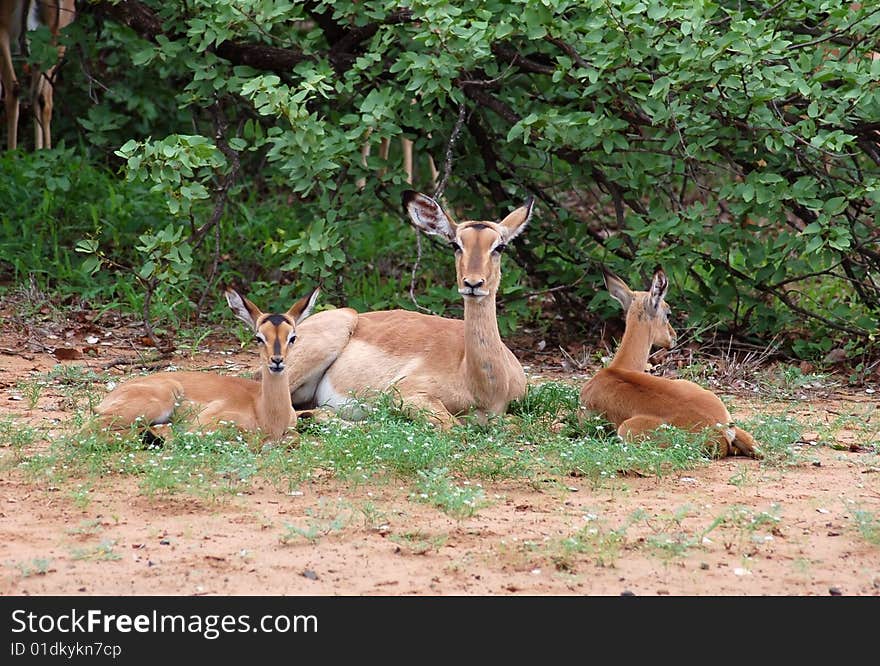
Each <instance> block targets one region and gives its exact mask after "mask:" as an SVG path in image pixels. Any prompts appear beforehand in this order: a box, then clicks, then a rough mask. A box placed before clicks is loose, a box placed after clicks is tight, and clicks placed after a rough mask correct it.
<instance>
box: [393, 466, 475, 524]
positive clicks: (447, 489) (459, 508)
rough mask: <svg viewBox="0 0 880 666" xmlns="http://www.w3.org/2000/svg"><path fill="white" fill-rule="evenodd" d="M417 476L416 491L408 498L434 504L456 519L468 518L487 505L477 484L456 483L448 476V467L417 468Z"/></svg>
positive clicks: (467, 482)
mask: <svg viewBox="0 0 880 666" xmlns="http://www.w3.org/2000/svg"><path fill="white" fill-rule="evenodd" d="M417 476H418V480H417V481H416V491H415V492H414V493H412V494H411V495H410V498H411V499H414V500H416V501H418V502H424V503H427V504H430V505H431V506H435V507H437V508H438V509H440V510H441V511H443V513H445V514H447V515H448V516H451V517H453V518H455V519H456V520H463V519H465V518H470V517H471V516H473V515H475V514H476V513H477V511H479V509H481V508H482V507H484V506H486V505H487V502H486V495H485V493H484V492H483V489H482V487H480V485H479V484H476V485H471V484H470V482H469V481H465V482H464V485H457V484H455V483H454V482H453V481H452V480H451V479H450V478H449V470H448V469H445V468H442V467H441V468H434V469H431V470H419V471H418V472H417Z"/></svg>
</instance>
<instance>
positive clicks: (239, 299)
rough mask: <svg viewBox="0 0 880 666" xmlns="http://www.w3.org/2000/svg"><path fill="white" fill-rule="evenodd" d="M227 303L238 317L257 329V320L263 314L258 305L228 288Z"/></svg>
mask: <svg viewBox="0 0 880 666" xmlns="http://www.w3.org/2000/svg"><path fill="white" fill-rule="evenodd" d="M226 302H227V303H229V307H230V308H232V312H233V313H234V314H235V316H236V317H238V318H239V319H241V320H242V321H243V322H244V323H245V324H247V325H248V326H250V327H251V328H253V329H256V328H257V319H259V318H260V316H261V315H262V314H263V313H262V311H260V308H258V307H257V306H256V305H254V304H253V303H251V302H250V301H249V300H248V299H246V298H245V297H244V296H242V295H241V294H239V293H238V292H237V291H235V289H232V288H231V287H227V288H226Z"/></svg>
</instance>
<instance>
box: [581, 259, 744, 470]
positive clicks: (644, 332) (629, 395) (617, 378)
mask: <svg viewBox="0 0 880 666" xmlns="http://www.w3.org/2000/svg"><path fill="white" fill-rule="evenodd" d="M605 284H606V286H607V287H608V289H609V291H610V293H611V295H612V296H614V298H616V299H617V300H618V301H619V302H620V303H621V305H623V307H624V310H625V312H626V330H625V332H624V335H623V340H622V341H621V343H620V347H619V349H618V350H617V353H616V354H615V355H614V359H613V360H612V361H611V363H610V364H609V366H608V367H607V368H603V369H602V370H600V371H599V372H597V373H596V375H595V376H594V377H593V378H592V379H591V380H590V381H588V382H587V383H586V384H585V385H584V387H583V389H582V390H581V397H580V403H581V407H582V410H583V414H582V415H583V416H586V415H587V414H589V413H590V412H593V413H598V414H601V415H602V416H603V417H605V418H607V419H608V420H609V421H612V422H613V423H614V424H615V425H616V426H617V427H618V429H617V432H618V434H619V435H620V436H621V437H625V438H628V439H637V438H639V437H642V436H645V435H646V434H647V433H650V432H651V431H654V430H656V429H657V428H658V427H660V426H661V425H663V424H668V425H672V426H677V427H679V428H683V429H687V430H691V431H694V432H698V431H702V430H704V429H707V428H708V429H710V430H712V431H715V432H714V433H713V435H712V437H711V439H710V443H711V446H712V447H713V453H714V454H715V455H717V456H720V457H723V456H727V455H737V454H744V455H750V456H753V457H757V456H758V455H759V454H758V451H757V448H756V443H755V440H754V439H753V438H752V436H751V435H750V434H749V433H747V432H746V431H744V430H742V429H740V428H738V427H736V426H734V425H733V424H731V418H730V413H729V412H728V411H727V408H726V407H725V406H724V404H723V403H722V402H721V400H720V399H719V398H718V396H716V395H715V394H714V393H712V392H711V391H707V390H706V389H704V388H702V387H701V386H698V385H697V384H695V383H693V382H690V381H687V380H684V379H675V380H673V379H666V378H664V377H654V376H653V375H649V374H646V373H645V371H644V370H645V364H646V363H647V360H648V355H649V353H650V351H651V347H652V345H657V346H662V347H667V348H669V347H672V346H673V345H674V344H675V337H676V336H675V331H674V330H673V329H672V327H671V326H670V324H669V322H668V312H669V307H668V306H667V305H666V302H665V300H664V297H665V295H666V290H667V286H668V284H667V281H666V275H665V273H663V271H662V270H660V269H658V270H657V271H656V272H655V274H654V279H653V281H652V284H651V289H650V291H636V292H633V291H630V289H629V287H627V286H626V284H624V282H623V281H622V280H621V279H620V278H618V277H617V276H615V275H614V274H612V273H610V272H607V271H606V274H605Z"/></svg>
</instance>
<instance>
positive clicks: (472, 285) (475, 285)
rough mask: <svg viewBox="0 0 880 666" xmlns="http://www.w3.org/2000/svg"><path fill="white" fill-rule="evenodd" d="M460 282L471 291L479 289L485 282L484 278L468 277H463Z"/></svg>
mask: <svg viewBox="0 0 880 666" xmlns="http://www.w3.org/2000/svg"><path fill="white" fill-rule="evenodd" d="M462 282H464V286H465V287H467V288H468V289H470V290H471V291H473V290H474V289H479V288H480V287H482V286H483V285H484V284H486V281H485V280H469V279H468V278H464V279H463V280H462Z"/></svg>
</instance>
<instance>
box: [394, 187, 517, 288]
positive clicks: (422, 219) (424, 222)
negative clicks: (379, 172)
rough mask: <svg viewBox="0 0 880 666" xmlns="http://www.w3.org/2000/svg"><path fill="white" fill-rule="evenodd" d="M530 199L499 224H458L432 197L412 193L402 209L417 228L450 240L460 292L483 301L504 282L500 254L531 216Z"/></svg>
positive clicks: (405, 200)
mask: <svg viewBox="0 0 880 666" xmlns="http://www.w3.org/2000/svg"><path fill="white" fill-rule="evenodd" d="M533 203H534V200H533V199H531V198H529V200H528V201H527V202H526V203H525V204H524V205H522V206H520V207H519V208H517V209H516V210H515V211H513V212H512V213H510V214H509V215H508V216H507V217H505V218H504V219H503V220H501V221H500V222H486V221H483V222H476V221H473V220H468V221H465V222H461V223H460V224H459V223H456V222H454V221H453V220H452V218H451V217H449V215H448V214H447V213H446V211H444V210H443V208H442V207H441V206H440V204H438V203H437V202H436V201H434V200H433V199H432V198H431V197H429V196H427V195H425V194H419V193H418V192H413V191H412V190H407V191H406V192H404V193H403V207H404V208H405V209H406V212H407V213H408V214H409V217H410V219H411V220H412V223H413V224H414V225H415V226H416V228H418V229H420V230H421V231H424V232H425V233H426V234H431V235H433V236H440V237H441V238H445V239H446V240H447V241H449V245H450V246H451V247H452V249H453V250H454V251H455V272H456V276H457V279H458V293H460V294H461V295H462V296H464V297H465V298H474V299H477V300H479V299H481V298H483V297H485V296H489V295H490V294H495V292H496V291H497V290H498V285H499V283H500V282H501V253H502V252H503V251H504V248H505V247H506V246H507V244H508V243H509V242H510V241H512V240H513V239H514V238H516V237H517V236H518V235H519V234H520V233H521V232H522V230H523V229H525V227H526V224H528V222H529V218H530V217H531V216H532V206H533Z"/></svg>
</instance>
